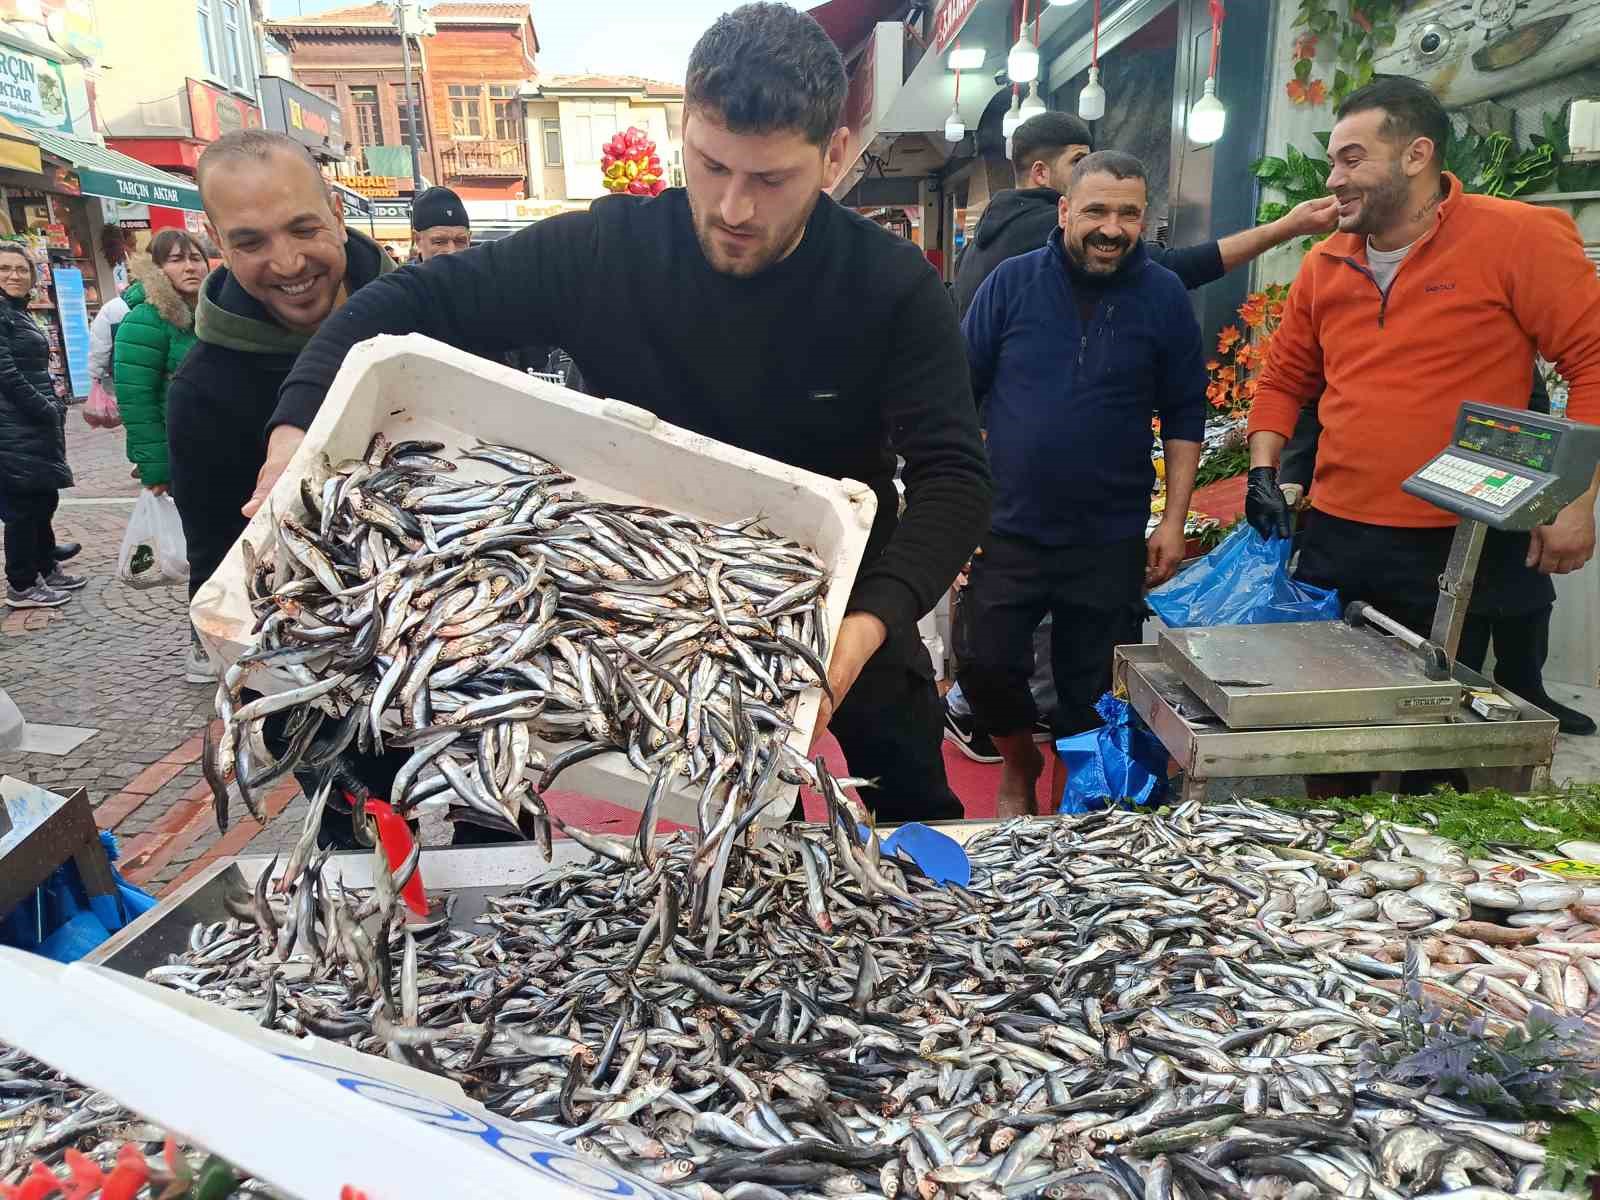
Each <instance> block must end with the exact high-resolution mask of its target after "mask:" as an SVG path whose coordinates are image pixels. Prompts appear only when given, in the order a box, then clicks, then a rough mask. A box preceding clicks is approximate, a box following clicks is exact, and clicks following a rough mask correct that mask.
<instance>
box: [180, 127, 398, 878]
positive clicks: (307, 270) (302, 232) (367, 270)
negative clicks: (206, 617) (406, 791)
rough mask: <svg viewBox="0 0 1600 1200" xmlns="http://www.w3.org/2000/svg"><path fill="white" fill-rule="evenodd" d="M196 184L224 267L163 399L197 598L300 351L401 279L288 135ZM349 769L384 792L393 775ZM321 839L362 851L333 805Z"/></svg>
mask: <svg viewBox="0 0 1600 1200" xmlns="http://www.w3.org/2000/svg"><path fill="white" fill-rule="evenodd" d="M199 182H200V198H201V200H202V201H203V202H204V204H205V208H206V216H207V217H208V218H209V220H210V222H211V226H212V228H213V229H215V230H216V234H217V239H218V241H219V242H220V243H221V245H222V258H223V263H224V266H223V267H221V268H220V269H218V270H216V271H213V272H212V273H211V275H210V276H209V277H208V278H207V279H206V281H205V284H204V285H203V286H202V288H201V289H200V300H199V303H198V305H197V306H196V308H195V322H194V328H195V335H196V338H197V341H196V343H195V346H194V349H193V350H191V351H190V352H189V356H188V357H187V358H186V359H184V361H183V365H182V366H181V367H179V368H178V373H177V374H176V375H174V376H173V378H172V383H171V384H170V385H169V387H168V389H167V457H168V463H169V467H170V471H171V476H172V480H171V486H172V496H173V499H174V500H176V501H177V504H178V514H179V516H181V517H182V518H183V533H184V537H185V539H186V540H187V541H188V547H189V595H190V597H191V599H192V598H193V596H194V594H195V592H197V591H198V590H199V589H200V586H201V585H202V584H203V583H205V581H206V580H208V579H210V578H211V575H212V573H213V572H214V571H215V570H216V569H217V567H218V565H219V564H221V562H222V560H223V558H224V557H225V556H226V555H227V553H228V551H229V550H230V549H231V548H232V546H233V543H234V541H235V540H237V538H238V537H239V535H240V534H241V533H243V532H244V528H245V525H246V524H247V523H248V522H247V520H246V518H245V516H244V514H243V513H242V512H240V508H241V507H242V506H243V504H244V503H245V501H247V500H249V499H250V492H251V489H252V488H253V487H254V486H255V480H256V473H257V472H258V471H260V470H261V464H262V463H263V462H264V461H265V460H266V457H267V421H268V419H269V418H270V417H271V416H272V410H273V408H274V407H275V406H276V404H277V399H278V388H279V386H280V385H282V383H283V381H284V379H285V377H287V375H288V374H289V368H290V367H292V366H294V361H295V358H296V357H298V355H299V353H300V349H301V347H303V346H304V345H305V344H306V343H307V342H308V341H310V340H311V335H312V334H314V333H316V331H317V330H318V328H320V327H321V325H322V323H323V321H324V320H326V319H327V317H328V316H329V314H331V313H332V312H333V311H334V309H336V308H337V307H338V306H339V305H340V304H342V303H343V302H344V301H345V299H346V298H347V297H348V296H349V295H350V294H351V293H352V292H355V291H357V290H358V289H360V288H362V287H364V286H365V285H367V284H369V283H371V282H372V281H373V280H374V279H376V278H378V276H380V275H383V274H387V273H388V272H390V271H393V270H395V269H396V268H395V265H394V263H393V262H391V261H390V260H389V257H388V256H387V255H385V254H384V253H383V251H382V250H381V249H380V248H379V247H378V244H377V243H376V242H373V241H370V240H368V239H367V238H365V237H363V236H362V235H361V234H359V233H357V232H355V231H354V230H349V229H346V228H345V225H344V219H343V217H342V216H341V211H340V207H339V205H338V204H336V203H334V202H333V200H332V198H331V196H330V194H329V191H328V185H327V183H326V181H324V179H323V178H322V174H321V172H320V171H318V170H317V165H316V163H315V162H313V161H312V159H311V156H310V155H309V154H307V153H306V151H305V149H304V147H302V146H301V145H300V144H299V143H298V142H294V141H291V140H290V139H289V138H287V137H285V136H284V135H283V134H281V133H270V132H268V131H266V130H262V129H245V130H241V131H239V132H237V133H230V134H228V135H226V136H225V137H222V138H220V139H219V140H217V141H215V142H213V143H212V144H211V145H210V146H208V147H206V151H205V153H204V154H202V155H201V156H200V171H199ZM272 733H273V731H272V730H271V729H270V728H269V731H268V736H269V738H270V737H271V736H272ZM345 766H346V768H347V769H348V770H350V771H353V773H354V777H355V778H356V779H357V780H358V781H359V782H360V783H361V784H362V785H363V786H365V787H368V788H370V789H372V790H373V791H374V792H375V793H376V794H378V795H387V794H388V787H387V785H388V784H389V783H390V782H392V780H393V777H394V776H393V772H394V769H395V766H394V765H391V764H390V763H388V762H387V761H386V760H383V759H361V760H359V761H352V762H350V763H347V764H345ZM301 786H302V787H303V788H306V789H308V791H309V790H313V789H314V787H315V781H314V780H310V779H306V778H302V779H301ZM320 840H321V844H322V845H324V846H332V847H337V848H349V847H352V846H354V845H355V844H357V843H356V841H355V839H354V830H353V829H352V824H351V818H350V814H349V813H348V812H340V811H336V806H335V805H330V806H329V808H328V810H327V812H326V814H325V816H324V818H323V822H322V837H321V839H320Z"/></svg>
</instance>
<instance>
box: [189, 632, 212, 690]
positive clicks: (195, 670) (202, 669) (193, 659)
mask: <svg viewBox="0 0 1600 1200" xmlns="http://www.w3.org/2000/svg"><path fill="white" fill-rule="evenodd" d="M183 681H184V682H185V683H215V682H216V681H217V669H216V667H214V666H212V665H211V656H210V655H208V654H207V653H206V648H205V647H204V646H202V645H201V644H200V639H199V638H197V637H195V636H194V635H193V634H190V635H189V656H188V658H187V659H185V660H184V664H183Z"/></svg>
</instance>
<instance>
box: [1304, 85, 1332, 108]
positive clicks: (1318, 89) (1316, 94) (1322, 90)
mask: <svg viewBox="0 0 1600 1200" xmlns="http://www.w3.org/2000/svg"><path fill="white" fill-rule="evenodd" d="M1327 102H1328V85H1327V84H1325V83H1323V82H1322V80H1320V79H1313V80H1312V81H1311V86H1310V87H1309V88H1307V89H1306V103H1307V104H1326V103H1327Z"/></svg>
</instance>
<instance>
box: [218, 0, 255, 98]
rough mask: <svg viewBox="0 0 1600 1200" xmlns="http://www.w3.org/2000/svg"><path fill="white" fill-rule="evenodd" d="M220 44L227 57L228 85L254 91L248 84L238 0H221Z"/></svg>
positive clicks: (247, 67)
mask: <svg viewBox="0 0 1600 1200" xmlns="http://www.w3.org/2000/svg"><path fill="white" fill-rule="evenodd" d="M222 45H223V50H224V52H225V55H226V58H227V75H226V79H227V81H228V86H229V87H231V88H232V89H233V90H234V91H236V92H249V93H250V94H252V95H253V94H254V93H255V88H253V87H252V86H251V85H250V70H249V67H250V55H249V53H248V52H247V51H246V50H245V45H244V13H243V11H242V9H241V8H240V6H239V0H222Z"/></svg>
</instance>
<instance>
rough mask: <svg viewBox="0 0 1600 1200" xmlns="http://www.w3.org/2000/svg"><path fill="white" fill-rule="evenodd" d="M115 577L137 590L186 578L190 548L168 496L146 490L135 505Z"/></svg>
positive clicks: (177, 581) (175, 506) (185, 579)
mask: <svg viewBox="0 0 1600 1200" xmlns="http://www.w3.org/2000/svg"><path fill="white" fill-rule="evenodd" d="M117 578H118V579H120V580H122V581H123V582H124V583H128V584H132V585H133V586H134V587H136V588H149V587H167V586H170V585H172V584H178V583H186V582H187V581H188V579H189V547H188V545H187V544H186V543H185V542H184V540H183V520H182V518H180V517H179V516H178V506H177V504H176V503H174V502H173V499H172V497H171V496H158V495H156V494H155V493H154V492H152V491H151V490H150V489H149V488H145V489H144V490H143V491H141V492H140V493H139V499H138V500H136V501H135V502H134V505H133V516H132V517H131V518H129V520H128V532H126V533H125V534H123V535H122V550H121V552H120V553H119V554H118V555H117Z"/></svg>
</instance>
